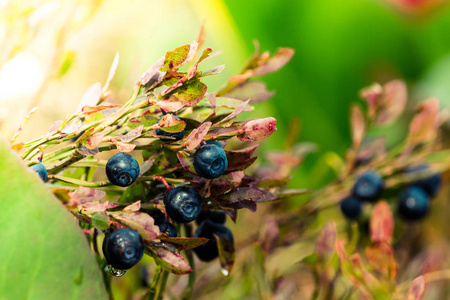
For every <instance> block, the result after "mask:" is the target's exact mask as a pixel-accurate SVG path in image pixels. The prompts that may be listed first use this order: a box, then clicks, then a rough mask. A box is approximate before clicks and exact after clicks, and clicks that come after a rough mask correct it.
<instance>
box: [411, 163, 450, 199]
mask: <svg viewBox="0 0 450 300" xmlns="http://www.w3.org/2000/svg"><path fill="white" fill-rule="evenodd" d="M429 168H430V166H429V165H427V164H420V165H416V166H412V167H409V168H407V169H406V170H405V173H415V172H421V171H426V170H428V169H429ZM411 184H412V185H414V186H418V187H420V188H422V189H423V190H424V191H425V192H427V194H428V195H429V196H430V197H433V196H435V195H436V194H437V192H438V191H439V189H440V188H441V184H442V176H441V174H439V173H435V174H433V175H431V176H430V177H427V178H423V179H419V180H417V181H414V182H411Z"/></svg>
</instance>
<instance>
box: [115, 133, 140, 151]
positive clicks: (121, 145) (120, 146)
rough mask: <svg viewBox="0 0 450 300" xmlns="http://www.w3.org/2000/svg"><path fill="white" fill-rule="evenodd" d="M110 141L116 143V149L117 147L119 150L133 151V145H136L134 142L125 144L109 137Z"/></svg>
mask: <svg viewBox="0 0 450 300" xmlns="http://www.w3.org/2000/svg"><path fill="white" fill-rule="evenodd" d="M109 139H110V140H111V142H112V143H113V144H114V145H116V147H117V149H119V151H120V152H131V151H133V149H134V147H136V145H135V144H127V143H122V142H119V141H118V140H117V139H116V138H114V137H110V138H109Z"/></svg>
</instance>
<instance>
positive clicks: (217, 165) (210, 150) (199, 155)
mask: <svg viewBox="0 0 450 300" xmlns="http://www.w3.org/2000/svg"><path fill="white" fill-rule="evenodd" d="M227 167H228V160H227V155H226V154H225V150H223V148H222V146H219V145H217V144H215V143H214V144H205V145H202V146H201V147H200V148H198V150H197V151H196V152H195V154H194V168H195V171H196V172H197V173H198V174H199V175H200V176H202V177H204V178H207V179H212V178H217V177H219V176H220V175H222V174H223V173H224V172H225V170H226V169H227Z"/></svg>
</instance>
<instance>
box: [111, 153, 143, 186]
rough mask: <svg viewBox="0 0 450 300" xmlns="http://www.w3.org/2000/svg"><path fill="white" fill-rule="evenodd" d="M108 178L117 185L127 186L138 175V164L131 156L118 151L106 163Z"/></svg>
mask: <svg viewBox="0 0 450 300" xmlns="http://www.w3.org/2000/svg"><path fill="white" fill-rule="evenodd" d="M105 171H106V176H107V177H108V180H109V181H110V182H111V183H112V184H114V185H118V186H129V185H130V184H132V183H133V182H134V181H135V180H136V179H137V178H138V176H139V164H138V162H137V161H136V159H134V157H133V156H131V155H130V154H127V153H123V152H119V153H117V154H115V155H113V157H111V158H110V159H109V160H108V162H107V163H106V169H105Z"/></svg>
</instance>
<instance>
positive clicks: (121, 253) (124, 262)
mask: <svg viewBox="0 0 450 300" xmlns="http://www.w3.org/2000/svg"><path fill="white" fill-rule="evenodd" d="M102 250H103V255H104V256H105V258H106V260H107V262H108V264H110V265H111V266H112V267H113V268H115V269H119V270H128V269H129V268H131V267H132V266H134V265H135V264H137V263H138V262H139V261H140V260H141V258H142V256H143V255H144V243H143V241H142V238H141V236H140V235H139V233H138V232H137V231H135V230H132V229H129V228H121V229H118V230H116V231H113V232H108V233H107V234H106V236H105V239H104V240H103V245H102Z"/></svg>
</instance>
